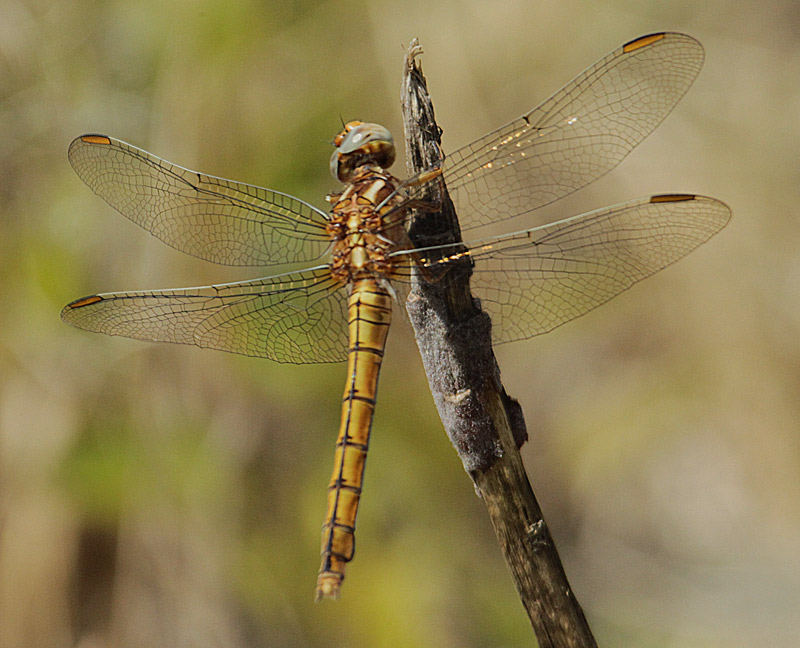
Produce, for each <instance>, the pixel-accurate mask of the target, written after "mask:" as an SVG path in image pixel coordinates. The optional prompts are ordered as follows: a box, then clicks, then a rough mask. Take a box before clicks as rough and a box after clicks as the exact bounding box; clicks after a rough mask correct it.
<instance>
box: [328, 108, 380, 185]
mask: <svg viewBox="0 0 800 648" xmlns="http://www.w3.org/2000/svg"><path fill="white" fill-rule="evenodd" d="M333 143H334V145H335V146H336V150H335V151H334V152H333V155H331V174H333V177H334V178H336V179H337V180H340V181H341V182H351V181H352V179H353V176H354V174H355V171H356V169H358V167H360V166H364V165H374V166H378V167H380V168H381V169H388V168H389V167H390V166H392V164H393V163H394V159H395V149H394V138H393V137H392V134H391V133H390V132H389V131H388V129H386V128H384V127H383V126H381V125H380V124H368V123H364V122H360V121H352V122H348V123H347V124H345V127H344V130H343V131H342V132H341V133H339V134H338V135H337V136H336V137H335V139H334V140H333Z"/></svg>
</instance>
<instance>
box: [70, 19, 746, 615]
mask: <svg viewBox="0 0 800 648" xmlns="http://www.w3.org/2000/svg"><path fill="white" fill-rule="evenodd" d="M703 56H704V55H703V48H702V46H701V45H700V44H699V43H698V42H697V41H696V40H694V39H693V38H692V37H690V36H687V35H684V34H679V33H671V32H662V33H657V34H650V35H647V36H643V37H640V38H637V39H635V40H633V41H630V42H628V43H626V44H624V45H623V46H621V47H619V48H617V49H615V50H614V51H613V52H611V53H610V54H608V55H607V56H606V57H604V58H602V59H600V60H599V61H597V62H596V63H595V64H594V65H592V66H591V67H589V68H588V69H587V70H586V71H584V72H583V73H582V74H580V75H579V76H578V77H576V78H575V79H573V80H572V81H571V82H570V83H568V84H567V85H566V86H565V87H564V88H562V89H561V90H559V91H558V92H557V93H556V94H554V95H553V96H552V97H550V98H549V99H548V100H546V101H545V102H544V103H542V104H541V105H539V106H538V107H536V108H534V109H532V110H530V111H529V112H527V113H525V114H524V115H522V116H520V117H518V118H517V119H515V120H513V121H511V122H509V123H508V124H506V125H504V126H501V127H500V128H498V129H496V130H493V131H492V132H490V133H488V134H487V135H485V136H483V137H481V138H480V139H478V140H476V141H475V142H473V143H471V144H469V145H467V146H465V147H463V148H460V149H458V150H457V151H455V152H454V153H451V154H449V155H447V156H445V157H444V161H443V162H442V163H440V164H438V165H436V166H435V167H433V168H430V169H427V170H425V171H422V172H421V173H418V174H417V175H415V176H413V177H411V178H409V179H407V180H400V179H398V178H396V177H395V176H393V175H391V174H390V173H389V172H388V171H387V169H388V168H389V167H390V166H391V164H392V162H393V161H394V158H395V147H394V141H393V139H392V136H391V134H390V133H389V131H388V130H387V129H386V128H384V127H383V126H380V125H378V124H372V123H363V122H350V123H348V124H346V125H345V126H344V129H343V130H342V131H341V133H339V134H338V135H337V136H336V138H335V139H334V142H333V144H334V146H335V150H334V151H333V154H332V157H331V160H330V168H331V172H332V174H333V176H334V178H335V179H336V180H338V181H340V182H341V183H343V185H344V186H343V189H342V190H341V191H339V192H336V193H333V194H331V195H330V196H328V197H327V199H328V202H329V203H330V205H329V209H328V210H323V209H320V208H317V207H315V206H313V205H312V204H311V203H309V202H305V201H303V200H301V199H299V198H295V197H294V196H290V195H287V194H285V193H281V192H279V191H274V190H271V189H265V188H262V187H257V186H253V185H248V184H244V183H241V182H234V181H232V180H225V179H222V178H218V177H214V176H210V175H205V174H202V173H198V172H196V171H191V170H188V169H185V168H183V167H180V166H178V165H176V164H172V163H170V162H167V161H165V160H162V159H160V158H158V157H156V156H154V155H151V154H150V153H148V152H146V151H143V150H141V149H138V148H136V147H134V146H131V145H130V144H126V143H125V142H123V141H120V140H118V139H114V138H113V137H109V136H107V135H96V134H89V135H83V136H81V137H78V138H77V139H75V140H74V141H73V142H72V144H71V145H70V147H69V161H70V163H71V165H72V167H73V168H74V169H75V171H76V172H77V174H78V176H79V177H80V178H81V179H82V180H83V181H84V182H85V183H86V184H87V185H88V186H89V188H90V189H91V190H92V191H94V192H95V193H96V194H97V195H98V196H100V197H101V198H103V199H104V200H105V201H106V202H107V203H108V204H109V205H111V206H112V207H114V208H115V209H116V210H117V211H119V212H120V213H121V214H122V215H124V216H126V217H127V218H129V219H130V220H132V221H133V222H134V223H137V224H138V225H140V226H141V227H143V228H144V229H146V230H147V231H149V232H150V233H151V234H153V235H154V236H156V237H157V238H159V239H161V240H162V241H164V242H165V243H167V244H168V245H170V246H172V247H173V248H176V249H178V250H181V251H183V252H185V253H188V254H191V255H194V256H196V257H199V258H201V259H205V260H207V261H212V262H215V263H218V264H227V265H242V266H271V265H281V264H289V263H304V264H307V266H308V267H306V268H305V269H301V270H293V271H286V272H281V273H278V274H271V275H269V276H266V277H262V278H258V279H253V280H248V281H238V282H235V283H225V284H219V285H210V286H199V287H193V288H179V289H168V290H147V291H135V292H111V293H99V294H94V295H90V296H87V297H83V298H81V299H77V300H75V301H73V302H71V303H69V304H68V305H67V306H65V307H64V309H63V311H62V314H61V315H62V318H63V319H64V320H65V321H66V322H67V323H69V324H72V325H74V326H76V327H79V328H81V329H86V330H88V331H95V332H101V333H106V334H109V335H120V336H125V337H129V338H135V339H140V340H148V341H159V342H175V343H182V344H194V345H197V346H200V347H208V348H213V349H219V350H223V351H229V352H233V353H239V354H243V355H247V356H257V357H263V358H269V359H271V360H274V361H277V362H283V363H320V362H336V361H344V360H347V362H348V365H347V380H346V385H345V390H344V398H343V402H342V412H341V424H340V428H339V434H338V437H337V441H336V444H335V465H334V469H333V473H332V477H331V480H330V482H329V485H328V494H327V511H326V515H325V521H324V525H323V529H322V550H321V566H320V570H319V574H318V577H317V587H316V599H317V600H320V599H322V598H336V597H338V596H339V592H340V588H341V584H342V581H343V579H344V576H345V567H346V565H347V563H348V562H350V561H351V560H352V558H353V555H354V548H355V525H356V515H357V511H358V505H359V501H360V498H361V494H362V484H363V476H364V466H365V460H366V456H367V449H368V447H369V439H370V432H371V427H372V420H373V414H374V410H375V402H376V391H377V383H378V375H379V372H380V368H381V363H382V360H383V355H384V348H385V343H386V337H387V334H388V330H389V325H390V322H391V317H392V302H393V300H394V299H402V298H403V297H404V296H405V295H407V294H408V291H409V287H410V285H411V280H412V275H414V274H415V273H416V274H417V275H419V277H421V280H426V279H425V277H426V276H428V275H429V274H430V273H428V272H426V271H433V270H436V272H437V273H438V275H439V276H441V272H442V270H443V269H444V270H446V269H447V267H448V264H451V265H453V266H455V264H458V263H463V262H464V259H465V258H466V259H468V260H469V262H470V263H471V264H472V266H473V270H472V275H471V278H470V282H471V289H472V292H473V294H475V295H476V296H477V297H478V298H479V299H480V300H481V304H482V306H483V308H484V310H486V311H487V312H488V313H489V315H490V316H491V318H492V331H493V332H492V335H493V342H494V343H503V342H509V341H513V340H520V339H526V338H530V337H533V336H536V335H539V334H542V333H546V332H548V331H550V330H552V329H554V328H556V327H558V326H560V325H561V324H563V323H565V322H567V321H569V320H572V319H574V318H576V317H578V316H580V315H583V314H585V313H587V312H588V311H590V310H592V309H594V308H595V307H597V306H599V305H600V304H603V303H605V302H607V301H608V300H610V299H611V298H613V297H614V296H616V295H618V294H620V293H621V292H623V291H625V290H626V289H628V288H629V287H631V286H632V285H633V284H635V283H637V282H638V281H640V280H642V279H644V278H646V277H648V276H650V275H652V274H653V273H654V272H656V271H658V270H660V269H662V268H664V267H666V266H668V265H670V264H671V263H673V262H675V261H676V260H678V259H680V258H681V257H683V256H684V255H686V254H687V253H689V252H690V251H692V250H693V249H695V248H696V247H697V246H699V245H701V244H702V243H704V242H705V241H707V240H708V239H709V238H710V237H711V236H713V235H714V234H715V233H717V232H718V231H719V230H721V229H722V228H723V227H724V226H725V225H726V223H727V222H728V220H729V219H730V217H731V212H730V209H729V208H728V207H727V205H725V204H724V203H722V202H721V201H719V200H716V199H714V198H709V197H704V196H700V195H694V194H664V195H655V196H649V197H645V198H640V199H637V200H632V201H629V202H625V203H621V204H618V205H615V206H612V207H606V208H603V209H599V210H596V211H591V212H588V213H584V214H581V215H578V216H572V217H569V218H565V219H563V220H559V221H557V222H553V223H550V224H546V225H542V226H538V227H533V228H529V229H522V230H519V231H515V232H513V233H510V234H504V235H499V236H498V235H490V236H487V235H483V236H477V238H475V239H473V240H468V241H467V242H465V243H463V244H458V245H444V246H434V247H424V248H417V247H415V246H414V245H413V243H411V241H410V240H409V237H408V235H407V228H408V225H409V223H410V221H411V219H412V218H413V217H414V214H416V213H419V212H424V211H426V210H435V209H436V207H437V205H436V201H435V199H434V200H433V201H431V200H429V199H427V196H428V195H429V194H433V195H438V194H436V193H435V192H436V191H439V190H441V188H442V187H443V186H446V187H447V189H448V191H449V193H450V196H451V198H452V199H453V202H454V204H455V206H456V209H457V213H458V215H459V219H460V223H461V228H462V231H463V232H470V231H473V232H478V233H480V232H485V229H482V228H485V227H486V226H488V225H493V224H494V223H497V222H499V221H502V220H505V219H509V218H513V217H517V216H521V215H524V214H529V213H530V212H532V211H533V210H535V209H537V208H539V207H542V206H544V205H547V204H549V203H552V202H554V201H556V200H558V199H559V198H561V197H563V196H566V195H567V194H570V193H572V192H574V191H576V190H578V189H580V188H582V187H584V186H586V185H588V184H589V183H591V182H593V181H594V180H596V179H598V178H599V177H601V176H602V175H604V174H605V173H607V172H608V171H609V170H611V169H612V168H614V167H615V166H616V165H617V164H618V163H619V162H620V161H621V160H622V159H623V158H625V156H627V155H628V153H630V151H631V150H632V149H633V148H634V147H635V146H637V145H638V144H639V143H640V142H641V141H642V140H643V139H644V138H645V137H646V136H647V135H648V134H649V133H651V132H652V131H653V129H655V128H656V126H658V124H659V123H661V121H662V120H663V119H664V118H665V117H666V116H667V114H668V113H669V112H670V111H671V110H672V108H673V107H674V106H675V104H676V103H677V102H678V100H679V99H680V98H681V97H682V96H683V95H684V94H685V93H686V91H687V90H688V88H689V86H690V85H691V84H692V83H693V81H694V79H695V77H696V76H697V74H698V73H699V71H700V68H701V66H702V62H703Z"/></svg>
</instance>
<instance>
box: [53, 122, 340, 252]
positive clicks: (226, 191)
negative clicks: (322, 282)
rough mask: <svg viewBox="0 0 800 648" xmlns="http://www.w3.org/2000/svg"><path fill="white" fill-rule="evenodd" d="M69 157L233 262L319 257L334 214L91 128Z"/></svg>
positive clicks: (163, 231) (183, 240) (183, 241)
mask: <svg viewBox="0 0 800 648" xmlns="http://www.w3.org/2000/svg"><path fill="white" fill-rule="evenodd" d="M69 161H70V164H72V167H73V168H74V169H75V172H76V173H77V174H78V175H79V176H80V178H81V180H83V181H84V182H85V183H86V184H87V185H88V186H89V188H90V189H91V190H92V191H94V192H95V193H96V194H97V195H98V196H100V197H101V198H102V199H103V200H105V201H106V202H107V203H108V204H109V205H111V206H112V207H113V208H114V209H116V210H117V211H119V212H120V213H121V214H122V215H123V216H126V217H127V218H129V219H130V220H132V221H133V222H134V223H136V224H138V225H141V226H142V227H143V228H144V229H146V230H147V231H149V232H150V233H152V234H153V236H156V237H157V238H159V239H161V240H162V241H164V242H165V243H166V244H167V245H170V246H172V247H174V248H176V249H178V250H181V251H182V252H186V253H187V254H191V255H193V256H196V257H199V258H201V259H206V260H208V261H213V262H215V263H221V264H225V265H271V264H278V263H289V262H296V261H313V260H315V259H317V258H319V257H320V256H321V255H322V254H323V253H324V252H325V250H326V249H327V248H328V246H329V244H330V238H329V237H328V235H327V234H326V231H325V222H326V215H325V213H324V212H322V211H321V210H319V209H317V208H316V207H313V206H311V205H309V204H307V203H305V202H303V201H302V200H299V199H297V198H294V197H292V196H289V195H286V194H282V193H279V192H277V191H272V190H270V189H263V188H261V187H255V186H252V185H247V184H243V183H240V182H234V181H232V180H225V179H223V178H216V177H214V176H209V175H204V174H202V173H197V172H195V171H190V170H188V169H184V168H182V167H179V166H177V165H175V164H172V163H170V162H167V161H166V160H162V159H160V158H157V157H156V156H154V155H151V154H150V153H147V152H146V151H143V150H141V149H138V148H136V147H135V146H131V145H130V144H126V143H125V142H122V141H120V140H117V139H114V138H112V137H107V136H105V135H83V136H81V137H78V138H77V139H75V140H74V141H73V142H72V144H70V147H69Z"/></svg>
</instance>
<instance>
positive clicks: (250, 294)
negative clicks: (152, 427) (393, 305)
mask: <svg viewBox="0 0 800 648" xmlns="http://www.w3.org/2000/svg"><path fill="white" fill-rule="evenodd" d="M61 317H62V319H64V321H66V322H67V323H69V324H72V325H73V326H76V327H78V328H82V329H85V330H87V331H94V332H99V333H107V334H108V335H121V336H124V337H129V338H135V339H138V340H149V341H155V342H177V343H180V344H196V345H197V346H200V347H208V348H212V349H219V350H221V351H229V352H231V353H240V354H243V355H248V356H257V357H263V358H269V359H271V360H275V361H277V362H288V363H296V364H302V363H309V362H337V361H339V360H344V359H345V358H346V357H347V295H346V292H345V290H343V289H341V287H340V285H339V284H338V283H336V282H335V281H334V280H333V279H332V278H331V274H330V270H329V268H328V267H327V266H320V267H318V268H312V269H309V270H304V271H301V272H291V273H286V274H282V275H276V276H273V277H265V278H263V279H256V280H252V281H243V282H237V283H230V284H221V285H216V286H202V287H198V288H180V289H173V290H159V291H143V292H119V293H103V294H99V295H92V296H90V297H84V298H83V299H78V300H76V301H74V302H72V303H70V304H68V305H67V306H66V307H64V310H63V311H62V312H61Z"/></svg>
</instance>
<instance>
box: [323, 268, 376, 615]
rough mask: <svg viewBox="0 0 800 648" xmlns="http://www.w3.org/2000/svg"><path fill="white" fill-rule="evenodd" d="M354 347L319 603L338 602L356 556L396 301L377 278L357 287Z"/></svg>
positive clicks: (352, 308)
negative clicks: (383, 365) (381, 375)
mask: <svg viewBox="0 0 800 648" xmlns="http://www.w3.org/2000/svg"><path fill="white" fill-rule="evenodd" d="M348 315H349V317H348V321H349V325H350V345H349V349H348V364H347V385H346V386H345V390H344V400H343V402H342V420H341V425H340V427H339V436H338V438H337V439H336V454H335V463H334V467H333V474H332V475H331V481H330V484H329V485H328V508H327V513H326V515H325V524H324V525H323V527H322V552H321V553H322V564H321V565H320V571H319V576H318V578H317V592H316V599H317V600H318V601H319V600H320V599H322V598H337V597H338V595H339V587H340V586H341V583H342V580H344V571H345V565H346V564H347V563H348V562H350V560H352V559H353V554H354V552H355V526H356V515H357V513H358V504H359V500H360V498H361V488H362V484H363V479H364V464H365V462H366V459H367V449H368V448H369V435H370V429H371V427H372V418H373V414H374V411H375V394H376V390H377V387H378V375H379V373H380V368H381V362H382V361H383V351H384V348H385V346H386V336H387V335H388V333H389V324H390V322H391V317H392V298H391V295H390V294H389V292H388V291H387V290H386V289H385V288H384V287H383V286H382V285H381V284H380V283H379V281H378V280H377V279H373V278H365V279H360V280H357V281H355V282H354V283H353V287H352V292H351V294H350V299H349V302H348Z"/></svg>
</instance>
